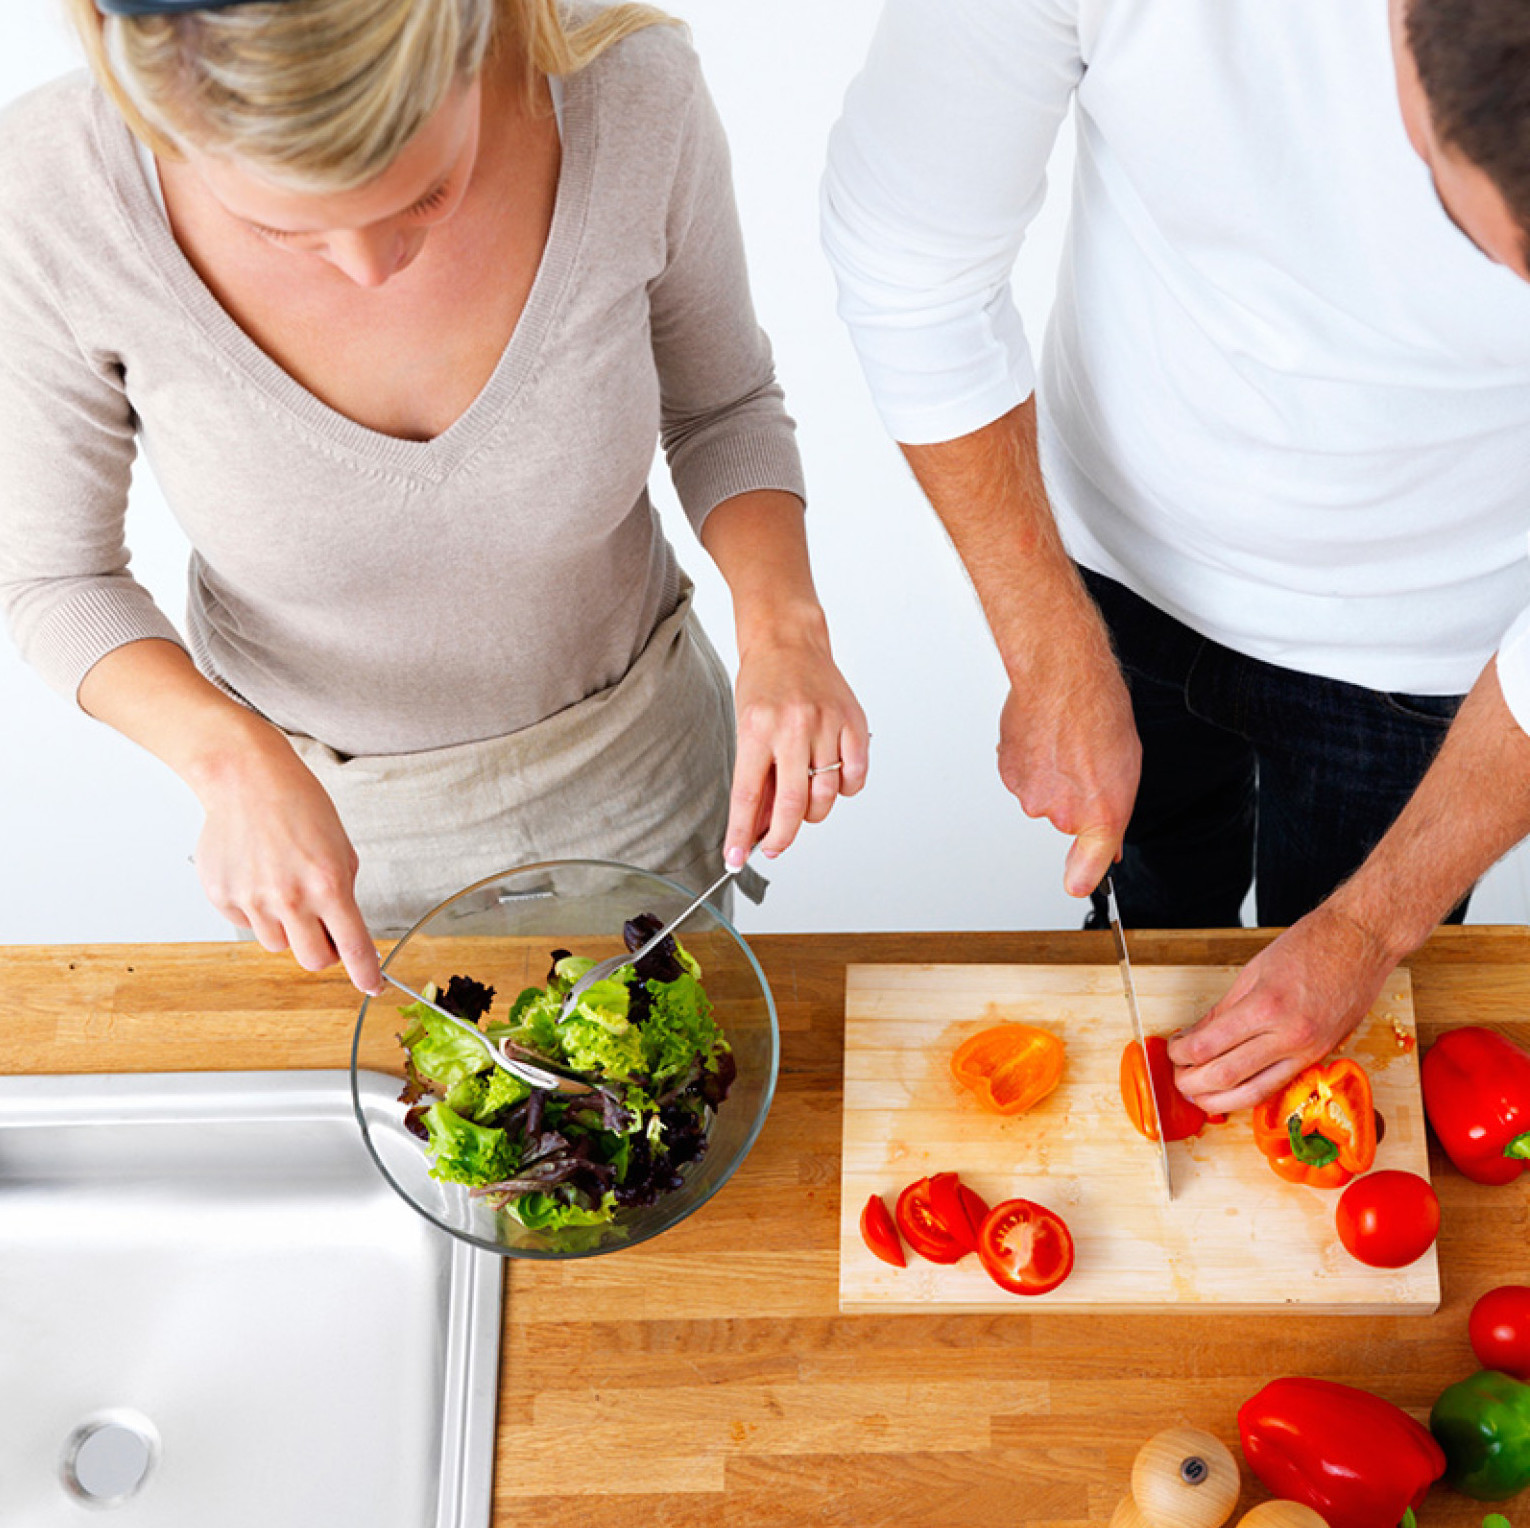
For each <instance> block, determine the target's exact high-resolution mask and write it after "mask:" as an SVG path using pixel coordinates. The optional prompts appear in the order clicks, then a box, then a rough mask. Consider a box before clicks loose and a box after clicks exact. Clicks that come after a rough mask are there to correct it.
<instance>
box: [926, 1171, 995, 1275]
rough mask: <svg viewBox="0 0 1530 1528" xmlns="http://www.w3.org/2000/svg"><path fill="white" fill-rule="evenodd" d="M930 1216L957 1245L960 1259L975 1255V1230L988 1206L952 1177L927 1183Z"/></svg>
mask: <svg viewBox="0 0 1530 1528" xmlns="http://www.w3.org/2000/svg"><path fill="white" fill-rule="evenodd" d="M930 1212H931V1214H933V1215H934V1217H935V1218H936V1219H937V1220H938V1221H940V1223H941V1224H942V1225H943V1226H944V1227H945V1228H946V1231H947V1232H948V1233H949V1234H950V1236H951V1239H952V1240H953V1241H954V1242H956V1243H958V1244H959V1245H960V1247H961V1249H962V1253H961V1255H962V1256H963V1257H965V1256H966V1255H967V1254H968V1253H969V1252H976V1251H977V1239H978V1228H979V1227H980V1226H981V1225H982V1224H983V1222H984V1221H985V1220H986V1219H987V1218H988V1206H987V1204H986V1203H985V1202H984V1201H983V1198H982V1196H981V1195H979V1194H977V1193H975V1192H974V1191H973V1190H972V1189H970V1188H968V1187H967V1185H966V1184H965V1183H963V1182H962V1181H961V1179H960V1178H959V1177H957V1175H956V1174H955V1173H936V1174H935V1175H934V1177H932V1178H931V1179H930Z"/></svg>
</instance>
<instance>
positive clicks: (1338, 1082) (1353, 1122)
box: [1254, 1057, 1376, 1188]
mask: <svg viewBox="0 0 1530 1528" xmlns="http://www.w3.org/2000/svg"><path fill="white" fill-rule="evenodd" d="M1254 1139H1255V1141H1257V1142H1258V1144H1259V1149H1260V1150H1261V1151H1262V1152H1263V1153H1264V1154H1265V1156H1266V1157H1267V1158H1268V1159H1269V1163H1270V1166H1271V1167H1272V1168H1273V1169H1274V1170H1275V1171H1276V1172H1277V1173H1278V1174H1279V1175H1280V1176H1281V1177H1282V1178H1285V1179H1287V1180H1288V1181H1289V1182H1292V1183H1306V1184H1309V1185H1311V1186H1312V1187H1314V1188H1342V1187H1343V1186H1344V1185H1345V1184H1346V1183H1348V1182H1349V1180H1350V1179H1351V1178H1353V1177H1355V1176H1356V1175H1357V1174H1359V1173H1363V1172H1368V1171H1369V1170H1370V1166H1371V1163H1373V1162H1374V1161H1375V1160H1376V1106H1375V1104H1374V1103H1373V1102H1372V1101H1371V1079H1370V1078H1369V1077H1367V1076H1366V1074H1365V1069H1364V1068H1363V1067H1361V1066H1360V1065H1359V1064H1358V1063H1357V1062H1354V1061H1351V1060H1349V1059H1348V1058H1347V1057H1341V1058H1340V1059H1339V1060H1337V1061H1334V1062H1331V1063H1330V1064H1329V1065H1327V1066H1324V1065H1322V1064H1321V1063H1319V1064H1318V1065H1315V1066H1309V1067H1308V1068H1307V1069H1306V1070H1305V1071H1303V1072H1300V1073H1298V1075H1297V1076H1296V1077H1294V1078H1292V1080H1291V1081H1290V1082H1288V1083H1287V1084H1286V1085H1285V1087H1284V1088H1282V1089H1281V1090H1280V1091H1279V1092H1277V1093H1274V1094H1272V1095H1271V1096H1270V1097H1269V1098H1267V1099H1265V1101H1264V1102H1263V1103H1262V1104H1259V1105H1258V1106H1257V1107H1256V1108H1255V1109H1254Z"/></svg>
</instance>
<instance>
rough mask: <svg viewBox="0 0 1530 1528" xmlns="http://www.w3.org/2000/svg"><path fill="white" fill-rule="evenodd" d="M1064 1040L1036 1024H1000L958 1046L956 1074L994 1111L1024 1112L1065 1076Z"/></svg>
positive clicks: (953, 1066)
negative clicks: (1063, 1074) (1037, 1026)
mask: <svg viewBox="0 0 1530 1528" xmlns="http://www.w3.org/2000/svg"><path fill="white" fill-rule="evenodd" d="M1062 1073H1063V1043H1062V1041H1061V1040H1059V1039H1058V1038H1057V1036H1056V1035H1054V1034H1051V1033H1050V1032H1049V1031H1047V1030H1045V1029H1037V1028H1036V1027H1035V1025H1033V1024H996V1025H994V1027H993V1028H992V1029H984V1030H980V1031H979V1032H978V1033H977V1034H975V1035H972V1036H970V1037H969V1038H967V1039H966V1040H963V1041H962V1043H961V1044H960V1045H959V1046H958V1047H957V1048H956V1054H955V1055H953V1056H952V1057H951V1075H952V1076H953V1077H954V1078H955V1079H956V1080H957V1082H958V1083H960V1084H961V1086H962V1087H964V1088H970V1089H971V1090H972V1092H973V1093H974V1094H975V1095H976V1097H977V1100H978V1102H979V1103H980V1104H982V1105H983V1107H984V1108H985V1109H992V1110H993V1112H994V1113H995V1114H1024V1113H1025V1111H1026V1110H1027V1109H1029V1108H1031V1107H1032V1106H1033V1105H1035V1104H1038V1103H1040V1102H1041V1100H1042V1099H1043V1098H1045V1097H1046V1096H1047V1094H1048V1093H1050V1092H1051V1091H1052V1090H1053V1088H1055V1087H1056V1086H1057V1084H1058V1083H1059V1082H1060V1081H1061V1080H1062Z"/></svg>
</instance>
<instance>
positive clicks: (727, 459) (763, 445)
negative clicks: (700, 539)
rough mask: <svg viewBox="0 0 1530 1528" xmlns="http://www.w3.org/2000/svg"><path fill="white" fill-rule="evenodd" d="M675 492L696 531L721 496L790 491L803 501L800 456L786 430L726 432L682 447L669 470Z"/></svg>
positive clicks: (719, 500)
mask: <svg viewBox="0 0 1530 1528" xmlns="http://www.w3.org/2000/svg"><path fill="white" fill-rule="evenodd" d="M670 472H671V477H672V479H673V481H674V485H675V493H676V495H677V496H678V497H679V500H680V503H681V505H682V507H683V508H684V510H685V514H686V518H687V519H688V520H689V521H690V522H691V525H692V526H693V527H694V528H695V530H696V532H697V534H698V535H699V534H700V533H701V527H702V525H703V524H704V523H705V521H706V518H707V516H708V515H709V514H711V513H712V511H713V510H714V509H716V507H717V506H718V505H719V504H721V503H722V502H723V500H724V499H731V498H733V497H735V496H736V495H738V494H741V493H750V492H753V491H755V490H757V489H762V488H766V489H775V490H779V491H781V492H783V493H791V494H795V495H796V496H797V497H798V498H799V499H801V500H802V501H803V503H804V504H805V503H806V502H807V486H806V483H805V481H804V478H803V474H802V458H801V456H800V455H799V454H798V451H797V443H796V441H795V439H793V437H792V434H791V432H790V430H785V431H783V430H781V429H771V430H761V431H739V432H730V433H729V434H727V435H719V436H717V437H715V438H714V439H712V440H709V441H707V442H705V443H704V444H702V445H698V446H695V447H693V448H692V449H690V450H688V451H686V452H685V454H684V456H683V459H681V460H679V461H677V462H675V463H674V464H673V465H672V467H671V469H670Z"/></svg>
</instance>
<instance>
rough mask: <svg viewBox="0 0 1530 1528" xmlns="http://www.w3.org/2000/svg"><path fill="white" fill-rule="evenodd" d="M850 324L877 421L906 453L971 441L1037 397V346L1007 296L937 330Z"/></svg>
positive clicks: (939, 323)
mask: <svg viewBox="0 0 1530 1528" xmlns="http://www.w3.org/2000/svg"><path fill="white" fill-rule="evenodd" d="M842 312H843V310H842ZM843 316H844V317H845V318H846V322H847V323H848V324H849V326H850V331H851V335H852V338H853V339H854V341H855V348H856V353H857V354H858V355H859V357H860V362H861V369H862V371H863V372H864V373H865V375H866V383H867V386H868V387H869V388H870V390H871V397H872V401H873V403H874V404H875V405H876V409H877V413H878V414H879V415H880V416H881V419H882V423H883V425H884V426H885V427H886V429H887V432H888V434H890V435H891V436H892V438H893V439H894V440H896V441H900V442H902V443H903V444H904V445H909V446H925V445H936V444H939V443H940V442H942V441H947V440H956V439H957V438H958V437H960V436H962V435H970V434H971V433H972V432H973V431H974V430H980V429H982V427H983V426H984V425H987V424H992V423H993V422H994V420H995V419H999V418H1001V417H1002V416H1003V415H1005V414H1007V413H1008V412H1009V411H1010V410H1011V409H1012V408H1015V407H1016V406H1017V405H1019V404H1021V403H1024V402H1025V400H1026V399H1027V398H1029V397H1030V396H1031V394H1032V393H1033V392H1035V390H1036V368H1035V364H1034V363H1033V361H1032V359H1031V352H1030V345H1029V343H1028V342H1027V340H1026V336H1025V329H1024V326H1023V325H1022V323H1021V320H1020V315H1019V313H1018V312H1017V311H1016V309H1015V307H1014V305H1013V303H1012V302H1011V301H1010V300H1009V297H1008V294H1007V293H1006V294H1005V295H1004V297H1003V298H1002V299H1000V300H998V301H996V302H994V303H992V304H990V305H989V306H988V307H986V308H984V309H982V310H980V311H978V312H971V311H967V312H963V313H962V314H960V315H959V316H956V315H953V316H952V317H950V318H944V319H940V320H936V321H935V322H924V323H919V322H910V321H909V320H908V319H904V320H903V321H902V322H898V321H890V322H889V321H885V320H883V321H878V320H870V319H867V320H862V321H857V319H856V317H855V316H854V315H851V314H843Z"/></svg>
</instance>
